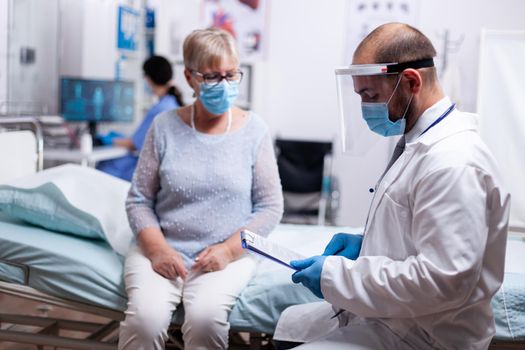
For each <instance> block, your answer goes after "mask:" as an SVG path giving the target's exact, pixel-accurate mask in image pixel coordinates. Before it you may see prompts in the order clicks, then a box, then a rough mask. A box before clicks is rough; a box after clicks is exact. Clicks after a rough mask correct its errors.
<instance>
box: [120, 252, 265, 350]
mask: <svg viewBox="0 0 525 350" xmlns="http://www.w3.org/2000/svg"><path fill="white" fill-rule="evenodd" d="M255 268H256V261H255V259H254V258H253V257H250V256H243V257H241V258H240V259H238V260H236V261H234V262H231V263H230V264H228V266H226V268H225V269H224V270H221V271H216V272H209V273H195V272H192V271H189V274H188V276H187V278H186V280H185V281H183V280H182V279H181V278H177V279H176V280H168V279H166V278H164V277H162V276H161V275H159V274H158V273H156V272H155V271H154V270H153V268H152V266H151V262H150V260H149V259H148V258H146V257H145V256H144V255H143V254H142V252H141V250H140V248H139V247H137V246H135V247H133V248H131V249H130V252H129V253H128V256H127V257H126V263H125V268H124V281H125V284H126V292H127V294H128V309H127V310H126V318H125V319H124V321H122V322H121V324H120V335H119V344H118V348H119V349H130V350H131V349H132V350H140V349H144V350H152V349H158V350H161V349H162V350H163V349H164V344H165V342H166V340H167V339H168V333H167V330H168V327H169V325H170V322H171V317H172V313H173V312H174V311H175V309H176V308H177V306H178V305H179V304H180V303H181V301H182V303H183V305H184V311H185V320H184V324H183V326H182V332H183V339H184V346H185V349H188V350H192V349H226V348H227V347H228V332H229V329H230V324H229V323H228V316H229V313H230V311H231V309H232V307H233V305H234V304H235V302H236V300H237V297H238V296H239V294H240V293H241V292H242V290H243V289H244V287H245V286H246V284H248V282H249V281H250V279H251V278H252V276H253V274H254V272H255Z"/></svg>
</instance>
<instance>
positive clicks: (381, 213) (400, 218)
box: [377, 193, 412, 260]
mask: <svg viewBox="0 0 525 350" xmlns="http://www.w3.org/2000/svg"><path fill="white" fill-rule="evenodd" d="M377 211H378V212H377V214H378V215H377V218H378V219H379V218H380V220H379V221H380V222H381V224H380V225H381V226H382V227H381V230H382V231H383V233H386V234H387V235H388V237H389V239H388V240H387V241H383V242H382V244H383V245H386V246H385V247H384V249H385V250H386V251H385V253H386V255H387V256H389V257H390V258H392V259H394V260H397V259H405V258H406V257H407V256H408V254H409V253H410V252H411V251H412V249H411V246H412V245H411V243H410V232H411V214H410V210H409V208H408V207H405V206H403V205H401V204H399V203H398V202H396V201H395V200H394V199H392V197H391V196H390V195H389V194H388V193H385V194H384V196H383V200H382V202H381V204H380V205H379V207H378V208H377ZM383 237H384V236H383Z"/></svg>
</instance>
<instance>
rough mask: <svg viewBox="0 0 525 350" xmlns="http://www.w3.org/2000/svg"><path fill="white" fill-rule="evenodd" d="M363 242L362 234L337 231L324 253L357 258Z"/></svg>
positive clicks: (352, 258)
mask: <svg viewBox="0 0 525 350" xmlns="http://www.w3.org/2000/svg"><path fill="white" fill-rule="evenodd" d="M361 243H363V236H362V235H355V234H351V233H336V234H335V235H334V236H333V237H332V240H330V243H328V245H327V246H326V248H325V250H324V253H323V255H324V256H329V255H339V256H344V257H345V258H348V259H351V260H355V259H357V257H358V256H359V252H360V251H361Z"/></svg>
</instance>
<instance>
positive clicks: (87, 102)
mask: <svg viewBox="0 0 525 350" xmlns="http://www.w3.org/2000/svg"><path fill="white" fill-rule="evenodd" d="M134 97H135V87H134V84H133V83H132V82H129V81H113V80H90V79H79V78H70V77H64V78H62V79H61V81H60V109H61V112H62V116H63V117H64V119H65V120H67V121H72V122H80V121H83V122H88V123H89V128H90V132H91V134H92V135H93V136H95V134H96V123H97V122H132V121H133V116H134V109H135V108H134V99H135V98H134Z"/></svg>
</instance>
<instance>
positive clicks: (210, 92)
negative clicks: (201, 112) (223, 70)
mask: <svg viewBox="0 0 525 350" xmlns="http://www.w3.org/2000/svg"><path fill="white" fill-rule="evenodd" d="M200 88H201V91H200V93H199V99H200V101H201V102H202V105H203V106H204V108H206V109H207V110H208V112H210V113H211V114H215V115H221V114H224V113H225V112H226V111H227V110H228V109H230V107H231V106H232V104H233V101H235V99H236V98H237V96H238V95H239V83H235V82H227V81H226V80H223V81H221V82H220V83H219V84H213V85H210V84H206V83H202V84H201V85H200Z"/></svg>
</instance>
